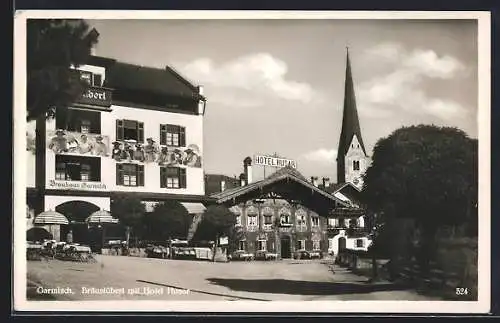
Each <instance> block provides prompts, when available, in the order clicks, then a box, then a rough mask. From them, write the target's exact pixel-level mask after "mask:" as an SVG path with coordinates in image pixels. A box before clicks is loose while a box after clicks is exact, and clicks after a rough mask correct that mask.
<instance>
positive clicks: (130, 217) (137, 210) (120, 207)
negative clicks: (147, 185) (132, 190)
mask: <svg viewBox="0 0 500 323" xmlns="http://www.w3.org/2000/svg"><path fill="white" fill-rule="evenodd" d="M145 212H146V208H145V205H144V204H143V203H142V202H141V199H139V198H130V197H125V196H117V197H114V198H113V200H112V201H111V214H113V216H114V217H116V218H118V219H119V220H120V223H121V224H123V225H124V226H125V227H126V232H127V245H128V244H129V241H130V234H131V233H132V234H133V235H134V236H135V237H136V238H137V236H138V235H139V234H141V233H142V228H143V221H144V214H145Z"/></svg>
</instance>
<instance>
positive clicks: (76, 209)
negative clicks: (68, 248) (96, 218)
mask: <svg viewBox="0 0 500 323" xmlns="http://www.w3.org/2000/svg"><path fill="white" fill-rule="evenodd" d="M55 210H56V212H59V213H61V214H64V216H66V218H67V219H68V220H69V222H70V223H69V225H64V226H61V240H66V239H67V237H68V233H69V232H70V230H71V233H72V235H73V237H72V239H73V242H76V243H82V244H88V245H96V244H97V243H98V242H99V241H101V240H102V239H101V237H100V234H99V230H95V229H93V228H89V227H88V225H87V223H85V219H87V218H88V217H89V216H90V215H91V214H92V213H93V212H95V211H98V210H99V207H98V206H97V205H94V204H92V203H89V202H85V201H68V202H64V203H62V204H59V205H58V206H56V209H55Z"/></svg>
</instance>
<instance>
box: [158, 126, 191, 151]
mask: <svg viewBox="0 0 500 323" xmlns="http://www.w3.org/2000/svg"><path fill="white" fill-rule="evenodd" d="M160 145H166V146H175V147H183V146H186V128H184V127H181V126H176V125H171V124H162V125H160Z"/></svg>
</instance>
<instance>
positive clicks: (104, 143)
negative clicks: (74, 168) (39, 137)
mask: <svg viewBox="0 0 500 323" xmlns="http://www.w3.org/2000/svg"><path fill="white" fill-rule="evenodd" d="M47 138H48V142H47V148H48V149H50V150H52V151H53V152H54V153H55V154H70V155H93V156H104V157H106V156H109V138H108V137H107V136H102V135H98V134H90V133H78V132H71V131H65V130H54V131H48V132H47Z"/></svg>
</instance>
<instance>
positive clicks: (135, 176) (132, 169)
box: [116, 164, 144, 186]
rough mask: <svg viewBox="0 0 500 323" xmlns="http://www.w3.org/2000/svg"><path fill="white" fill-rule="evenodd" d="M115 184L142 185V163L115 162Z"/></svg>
mask: <svg viewBox="0 0 500 323" xmlns="http://www.w3.org/2000/svg"><path fill="white" fill-rule="evenodd" d="M116 185H123V186H144V165H135V164H117V165H116Z"/></svg>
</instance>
